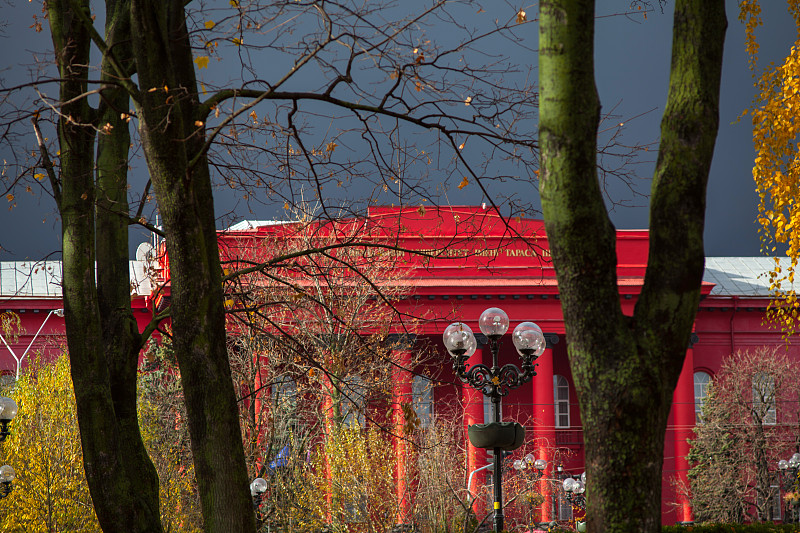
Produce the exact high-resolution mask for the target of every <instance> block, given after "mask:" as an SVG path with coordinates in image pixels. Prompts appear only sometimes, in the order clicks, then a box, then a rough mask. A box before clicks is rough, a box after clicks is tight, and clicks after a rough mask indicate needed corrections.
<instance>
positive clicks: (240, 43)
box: [231, 37, 242, 46]
mask: <svg viewBox="0 0 800 533" xmlns="http://www.w3.org/2000/svg"><path fill="white" fill-rule="evenodd" d="M231 42H232V43H233V44H235V45H236V46H241V45H242V40H241V39H239V38H238V37H234V38H233V39H231Z"/></svg>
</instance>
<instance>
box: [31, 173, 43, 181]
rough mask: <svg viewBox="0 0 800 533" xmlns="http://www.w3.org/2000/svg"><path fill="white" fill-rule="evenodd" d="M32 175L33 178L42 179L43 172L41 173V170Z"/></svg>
mask: <svg viewBox="0 0 800 533" xmlns="http://www.w3.org/2000/svg"><path fill="white" fill-rule="evenodd" d="M33 177H34V178H36V179H37V180H39V181H42V180H43V179H44V174H42V173H41V172H39V173H37V174H34V175H33Z"/></svg>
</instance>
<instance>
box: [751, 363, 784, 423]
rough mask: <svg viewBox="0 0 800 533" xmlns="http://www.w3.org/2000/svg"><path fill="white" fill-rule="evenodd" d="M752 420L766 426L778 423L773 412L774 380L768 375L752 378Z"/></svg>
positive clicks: (776, 416) (775, 413)
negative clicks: (759, 421)
mask: <svg viewBox="0 0 800 533" xmlns="http://www.w3.org/2000/svg"><path fill="white" fill-rule="evenodd" d="M753 418H754V419H755V420H761V423H762V424H764V425H767V426H774V425H775V424H776V423H777V421H778V413H777V411H776V410H775V378H774V377H773V376H770V375H769V374H756V375H755V376H753Z"/></svg>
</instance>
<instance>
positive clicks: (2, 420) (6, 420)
mask: <svg viewBox="0 0 800 533" xmlns="http://www.w3.org/2000/svg"><path fill="white" fill-rule="evenodd" d="M15 416H17V404H16V402H15V401H14V400H12V399H11V398H4V397H0V442H3V441H4V440H6V437H8V436H9V435H10V434H11V431H10V430H9V429H8V425H9V424H10V423H11V421H12V420H14V417H15Z"/></svg>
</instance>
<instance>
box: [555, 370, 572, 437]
mask: <svg viewBox="0 0 800 533" xmlns="http://www.w3.org/2000/svg"><path fill="white" fill-rule="evenodd" d="M553 411H554V412H555V419H556V427H557V428H568V427H569V382H568V381H567V378H565V377H564V376H559V375H557V374H556V375H554V376H553Z"/></svg>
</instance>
